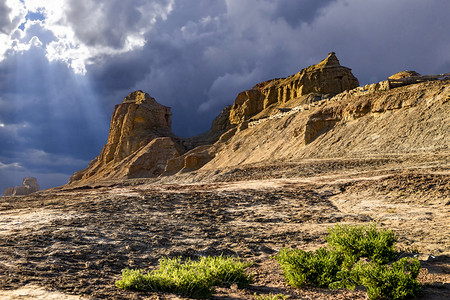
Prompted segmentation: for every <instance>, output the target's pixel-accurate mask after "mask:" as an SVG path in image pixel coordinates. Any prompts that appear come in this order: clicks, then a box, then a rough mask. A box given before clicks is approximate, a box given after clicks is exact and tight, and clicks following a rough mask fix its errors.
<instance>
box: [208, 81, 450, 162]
mask: <svg viewBox="0 0 450 300" xmlns="http://www.w3.org/2000/svg"><path fill="white" fill-rule="evenodd" d="M291 111H292V109H291ZM294 111H295V112H294V113H292V112H290V111H289V110H287V111H286V112H284V113H280V114H279V115H278V116H272V117H269V118H266V119H262V120H259V121H256V122H250V123H249V124H248V128H246V129H243V130H238V132H237V133H236V134H234V135H233V136H232V137H231V138H230V139H229V140H228V141H227V142H226V143H222V144H221V145H220V146H219V150H218V151H217V154H216V156H215V158H214V159H212V160H211V161H210V162H209V163H208V164H207V165H205V166H204V168H205V169H213V168H218V167H226V166H227V167H229V166H233V165H243V164H251V163H257V162H258V163H259V162H266V163H268V164H270V162H271V161H275V160H277V161H280V160H281V161H291V160H300V159H303V158H339V157H341V158H345V157H349V158H350V157H351V158H355V157H371V156H380V155H389V154H413V153H417V154H419V153H430V152H433V153H434V152H439V153H442V152H444V153H445V152H448V151H450V80H442V81H430V82H423V83H418V84H413V85H407V86H403V87H399V88H395V89H392V90H388V91H375V92H367V93H359V95H356V96H353V95H352V94H351V93H346V92H344V93H341V94H339V95H337V96H335V97H333V98H331V99H325V100H322V101H318V102H315V103H313V104H305V105H302V106H297V107H296V108H295V109H294ZM258 123H259V124H258ZM244 128H245V127H244Z"/></svg>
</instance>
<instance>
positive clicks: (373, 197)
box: [0, 169, 450, 299]
mask: <svg viewBox="0 0 450 300" xmlns="http://www.w3.org/2000/svg"><path fill="white" fill-rule="evenodd" d="M449 179H450V173H449V172H448V169H445V170H442V169H441V170H439V171H426V170H417V169H416V170H409V171H393V172H391V173H389V172H385V171H384V172H382V174H381V173H380V174H372V175H370V176H367V174H366V175H364V176H362V175H361V176H359V177H358V176H357V174H356V175H353V176H352V177H351V178H349V177H348V176H345V175H343V174H335V175H333V176H328V177H315V178H307V177H304V178H289V179H268V180H254V181H240V182H226V183H225V182H223V183H204V184H184V185H181V184H139V185H135V184H131V183H129V184H127V183H126V182H122V183H117V184H115V185H112V186H97V187H96V188H88V187H84V188H79V189H72V190H69V189H68V190H62V189H59V190H58V189H54V190H50V191H43V192H41V193H36V194H33V195H30V196H27V197H10V198H0V298H1V299H183V298H181V297H179V296H177V295H172V294H160V293H138V292H130V291H124V290H119V289H117V288H116V287H115V285H114V282H115V281H116V280H118V279H119V278H120V274H121V270H122V269H123V268H125V267H130V268H142V269H149V268H154V267H156V265H157V263H158V259H159V258H161V257H162V256H169V257H175V256H183V257H193V258H195V257H198V256H200V255H220V254H222V253H223V254H225V255H237V256H239V257H241V258H242V259H244V260H249V261H253V262H254V265H253V266H252V267H251V268H250V269H249V272H251V273H254V274H255V277H254V278H255V280H254V283H253V284H252V285H251V286H249V287H248V288H246V289H242V290H239V289H235V288H233V287H232V288H217V289H216V292H215V294H214V295H213V299H253V298H254V297H253V294H254V293H255V292H256V293H258V294H268V293H283V294H285V295H289V296H290V299H366V293H365V291H364V290H363V289H358V290H356V291H347V290H334V291H331V290H328V289H319V288H313V287H306V288H303V289H295V288H292V287H289V286H287V285H286V284H285V283H284V280H283V277H282V274H281V271H280V268H279V266H278V264H277V262H276V261H275V260H274V259H272V258H271V257H272V256H273V255H274V254H276V253H277V251H278V250H279V249H280V248H281V247H298V248H301V249H305V250H311V249H316V248H318V247H320V246H323V245H324V244H325V239H324V237H325V235H326V232H327V228H329V227H331V226H334V224H335V223H336V222H351V223H365V222H371V221H377V222H379V224H380V226H383V227H386V228H389V229H392V230H394V231H395V233H396V234H397V235H398V237H399V247H400V248H403V249H413V248H416V249H417V250H419V252H420V253H421V254H420V255H419V259H421V264H422V267H423V269H422V271H421V274H420V281H421V282H422V283H424V284H425V287H424V289H423V293H422V294H421V295H420V296H419V299H449V298H450V273H449V272H450V256H449V255H450V224H449V223H450V222H449V220H450V218H449V217H450V211H449V208H450V192H449V191H450V181H449Z"/></svg>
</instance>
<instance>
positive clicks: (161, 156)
mask: <svg viewBox="0 0 450 300" xmlns="http://www.w3.org/2000/svg"><path fill="white" fill-rule="evenodd" d="M182 153H184V149H183V148H182V147H181V146H180V145H179V144H178V142H177V141H176V137H175V135H174V134H173V133H172V131H171V112H170V108H169V107H166V106H164V105H161V104H159V103H157V102H156V100H155V99H154V98H152V97H150V95H149V94H147V93H144V92H143V91H140V90H139V91H135V92H132V93H131V94H129V95H128V96H127V97H126V98H125V99H124V101H123V102H122V103H121V104H119V105H116V107H115V109H114V112H113V115H112V118H111V126H110V130H109V136H108V141H107V143H106V145H105V146H104V147H103V149H102V151H101V153H100V155H99V156H98V157H97V158H95V159H94V160H93V161H92V162H91V163H90V164H89V166H88V167H87V168H86V169H84V170H81V171H78V172H76V173H75V174H73V175H72V177H71V178H70V180H69V183H71V182H75V181H80V180H82V181H83V180H88V179H90V180H98V179H107V178H131V177H153V176H156V175H159V174H160V173H162V172H163V171H164V167H165V164H166V161H167V160H168V159H170V158H173V157H174V156H179V155H180V154H182Z"/></svg>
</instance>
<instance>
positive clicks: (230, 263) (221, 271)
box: [116, 256, 252, 298]
mask: <svg viewBox="0 0 450 300" xmlns="http://www.w3.org/2000/svg"><path fill="white" fill-rule="evenodd" d="M250 265H251V264H250V263H246V262H242V261H240V260H238V259H233V258H230V257H223V256H219V257H202V258H200V260H198V261H192V260H190V259H187V260H186V261H185V262H184V263H182V262H181V258H175V259H169V258H163V259H161V260H160V261H159V268H158V269H157V270H154V271H150V272H148V273H144V272H143V271H142V270H130V269H125V270H122V279H121V280H118V281H116V286H117V287H118V288H122V289H129V290H136V291H159V292H170V293H176V294H181V295H184V296H188V297H192V298H207V297H209V296H211V295H212V293H213V288H212V287H213V286H229V285H231V284H233V283H236V284H237V285H238V287H245V286H247V285H248V284H249V283H250V282H251V281H252V276H249V275H247V274H246V273H245V268H247V267H248V266H250Z"/></svg>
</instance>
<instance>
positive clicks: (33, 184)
mask: <svg viewBox="0 0 450 300" xmlns="http://www.w3.org/2000/svg"><path fill="white" fill-rule="evenodd" d="M39 190H40V187H39V184H38V183H37V179H36V178H34V177H25V178H24V179H23V181H22V186H16V187H8V188H6V189H5V192H4V193H3V196H19V195H29V194H31V193H34V192H37V191H39Z"/></svg>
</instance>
